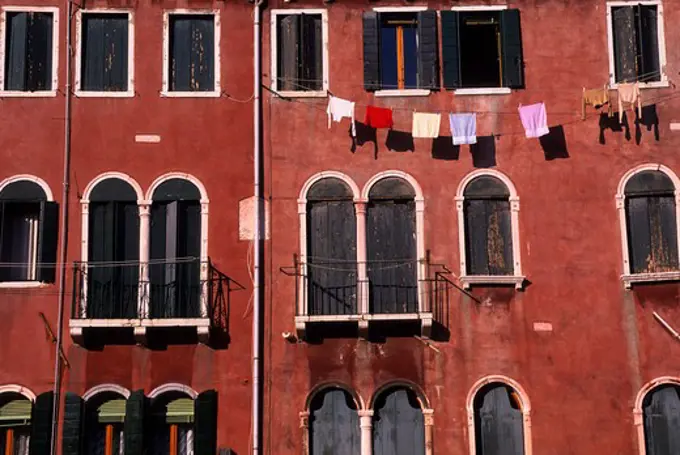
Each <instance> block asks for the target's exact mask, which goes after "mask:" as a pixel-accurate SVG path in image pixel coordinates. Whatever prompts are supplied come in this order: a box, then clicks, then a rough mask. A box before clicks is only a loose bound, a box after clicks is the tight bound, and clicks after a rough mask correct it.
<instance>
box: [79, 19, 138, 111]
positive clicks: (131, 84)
mask: <svg viewBox="0 0 680 455" xmlns="http://www.w3.org/2000/svg"><path fill="white" fill-rule="evenodd" d="M88 14H126V15H127V17H128V77H127V83H128V89H127V90H126V91H120V92H106V91H91V90H83V89H82V87H81V82H82V81H81V77H82V65H83V59H82V57H83V54H82V51H83V15H88ZM75 67H76V68H75V75H74V76H75V92H74V93H75V95H76V96H77V97H79V98H130V97H133V96H135V20H134V12H133V11H132V10H129V9H112V8H90V9H83V10H78V11H77V12H76V65H75Z"/></svg>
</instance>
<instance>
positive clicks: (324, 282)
mask: <svg viewBox="0 0 680 455" xmlns="http://www.w3.org/2000/svg"><path fill="white" fill-rule="evenodd" d="M293 261H294V265H293V267H287V268H282V269H281V270H282V272H284V273H285V274H287V275H290V276H295V278H296V280H295V287H296V289H295V295H296V304H295V307H296V315H295V326H296V329H297V332H298V336H299V337H301V338H304V336H305V333H306V331H307V329H308V328H309V327H310V326H312V325H318V324H323V323H325V324H333V323H337V324H343V325H345V324H356V325H357V326H358V329H359V333H360V334H362V336H364V335H365V334H366V332H367V330H368V328H369V325H370V324H372V323H389V322H390V321H393V322H394V323H395V324H396V323H399V322H404V323H409V322H410V323H413V322H416V323H419V325H420V330H421V334H422V336H424V337H430V335H431V332H432V325H433V321H435V319H436V320H439V321H442V322H443V321H445V320H446V319H448V314H447V312H448V299H449V289H451V288H453V287H458V286H457V285H455V284H454V283H453V282H451V281H450V280H449V279H448V278H447V277H446V276H445V275H446V274H448V273H449V272H448V270H447V269H446V268H445V267H444V266H442V265H438V264H431V263H430V261H429V260H428V259H425V260H421V261H415V260H412V261H410V260H405V261H391V260H390V261H368V262H365V263H354V262H346V261H329V260H325V261H323V262H320V261H313V262H303V261H299V260H298V258H297V256H294V259H293ZM361 276H363V277H365V278H364V279H360V278H359V277H361Z"/></svg>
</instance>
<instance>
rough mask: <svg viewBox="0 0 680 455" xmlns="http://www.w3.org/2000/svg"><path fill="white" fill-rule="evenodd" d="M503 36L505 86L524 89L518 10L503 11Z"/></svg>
mask: <svg viewBox="0 0 680 455" xmlns="http://www.w3.org/2000/svg"><path fill="white" fill-rule="evenodd" d="M501 35H502V36H501V46H502V49H501V53H502V55H501V59H502V64H503V86H504V87H509V88H522V87H523V86H524V61H523V57H522V31H521V26H520V20H519V10H518V9H506V10H503V11H501Z"/></svg>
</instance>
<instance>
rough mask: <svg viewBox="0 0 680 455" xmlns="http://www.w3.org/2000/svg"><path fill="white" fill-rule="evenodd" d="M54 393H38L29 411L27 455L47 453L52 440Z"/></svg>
mask: <svg viewBox="0 0 680 455" xmlns="http://www.w3.org/2000/svg"><path fill="white" fill-rule="evenodd" d="M53 402H54V393H53V392H45V393H41V394H40V395H38V396H37V397H36V399H35V403H33V412H32V413H31V443H30V446H29V451H28V453H29V455H49V454H50V444H51V440H52V403H53Z"/></svg>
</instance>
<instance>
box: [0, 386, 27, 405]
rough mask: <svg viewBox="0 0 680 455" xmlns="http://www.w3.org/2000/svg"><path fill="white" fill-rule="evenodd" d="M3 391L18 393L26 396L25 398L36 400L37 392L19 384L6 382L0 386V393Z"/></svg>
mask: <svg viewBox="0 0 680 455" xmlns="http://www.w3.org/2000/svg"><path fill="white" fill-rule="evenodd" d="M3 393H16V394H19V395H22V396H24V397H25V398H27V399H29V400H31V402H35V393H33V391H32V390H30V389H28V388H26V387H24V386H21V385H19V384H5V385H1V386H0V395H2V394H3Z"/></svg>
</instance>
